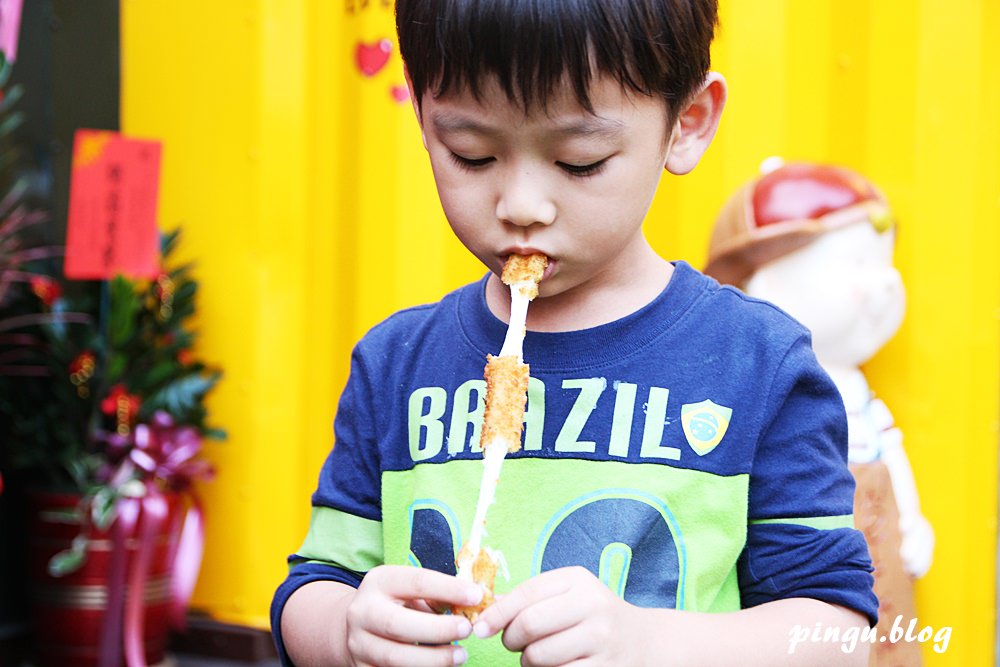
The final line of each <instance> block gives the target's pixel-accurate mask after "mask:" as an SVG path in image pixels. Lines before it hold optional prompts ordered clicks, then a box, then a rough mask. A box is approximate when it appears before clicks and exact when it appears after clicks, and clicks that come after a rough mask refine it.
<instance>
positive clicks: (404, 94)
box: [389, 85, 410, 104]
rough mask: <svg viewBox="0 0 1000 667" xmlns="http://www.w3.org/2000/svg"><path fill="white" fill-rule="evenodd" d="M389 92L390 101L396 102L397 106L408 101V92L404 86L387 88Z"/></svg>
mask: <svg viewBox="0 0 1000 667" xmlns="http://www.w3.org/2000/svg"><path fill="white" fill-rule="evenodd" d="M389 92H390V93H391V94H392V99H394V100H396V102H398V103H399V104H402V103H403V102H405V101H406V100H408V99H410V90H409V89H408V88H407V87H406V86H399V85H396V86H392V87H390V88H389Z"/></svg>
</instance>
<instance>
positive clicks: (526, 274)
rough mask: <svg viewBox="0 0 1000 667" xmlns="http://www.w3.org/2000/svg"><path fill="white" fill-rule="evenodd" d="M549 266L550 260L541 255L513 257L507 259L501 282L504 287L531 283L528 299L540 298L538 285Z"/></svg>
mask: <svg viewBox="0 0 1000 667" xmlns="http://www.w3.org/2000/svg"><path fill="white" fill-rule="evenodd" d="M548 265H549V258H548V257H546V256H545V255H543V254H541V253H535V254H534V255H511V256H510V257H508V258H507V263H506V264H504V265H503V273H501V274H500V280H502V281H503V284H504V285H514V284H515V283H531V285H532V286H531V288H530V289H529V290H528V293H527V297H528V298H529V299H534V298H535V297H536V296H538V283H540V282H541V281H542V275H544V273H545V267H547V266H548Z"/></svg>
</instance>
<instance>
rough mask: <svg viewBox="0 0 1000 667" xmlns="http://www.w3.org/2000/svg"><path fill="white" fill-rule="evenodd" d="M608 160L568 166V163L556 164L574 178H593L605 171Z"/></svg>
mask: <svg viewBox="0 0 1000 667" xmlns="http://www.w3.org/2000/svg"><path fill="white" fill-rule="evenodd" d="M607 162H608V158H604V159H603V160H598V161H597V162H592V163H590V164H568V163H566V162H557V163H556V164H557V165H559V167H560V168H561V169H562V170H563V171H565V172H566V173H568V174H570V175H572V176H593V175H595V174H597V173H599V172H600V171H601V170H602V169H604V165H605V164H607Z"/></svg>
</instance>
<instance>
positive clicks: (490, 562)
mask: <svg viewBox="0 0 1000 667" xmlns="http://www.w3.org/2000/svg"><path fill="white" fill-rule="evenodd" d="M465 553H466V547H462V551H461V552H459V560H461V559H462V558H463V557H464V555H465ZM499 565H500V564H499V563H498V562H497V561H496V560H494V559H493V557H492V556H490V554H489V552H487V551H486V549H480V550H479V553H478V554H476V559H475V560H474V561H473V562H472V581H473V582H475V583H476V584H479V587H480V588H482V589H483V599H482V600H480V601H479V604H477V605H476V606H474V607H458V606H455V607H452V609H451V611H452V613H453V614H461V615H462V616H465V617H466V618H467V619H469V622H470V623H475V622H476V619H478V618H479V614H480V613H482V611H483V610H484V609H486V608H487V607H489V606H490V605H491V604H493V600H494V599H495V589H494V585H495V583H496V578H497V568H498V567H499Z"/></svg>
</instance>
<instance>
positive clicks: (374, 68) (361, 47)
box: [354, 39, 392, 76]
mask: <svg viewBox="0 0 1000 667" xmlns="http://www.w3.org/2000/svg"><path fill="white" fill-rule="evenodd" d="M391 53H392V42H391V41H389V40H388V39H383V40H379V41H378V42H374V43H371V44H366V43H364V42H358V45H357V47H356V48H355V49H354V59H355V61H356V62H357V64H358V70H360V71H361V73H362V74H364V75H365V76H375V75H376V74H378V73H379V71H381V69H382V68H383V67H385V64H386V63H387V62H389V55H390V54H391Z"/></svg>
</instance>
